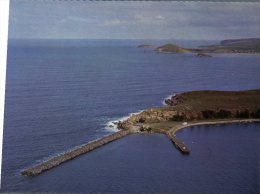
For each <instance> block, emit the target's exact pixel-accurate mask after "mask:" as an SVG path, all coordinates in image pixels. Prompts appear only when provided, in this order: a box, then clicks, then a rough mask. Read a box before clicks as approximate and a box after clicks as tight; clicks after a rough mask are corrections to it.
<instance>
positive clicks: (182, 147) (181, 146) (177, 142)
mask: <svg viewBox="0 0 260 194" xmlns="http://www.w3.org/2000/svg"><path fill="white" fill-rule="evenodd" d="M166 135H167V137H168V138H169V139H170V140H171V141H172V143H173V144H174V145H175V146H176V147H177V148H178V149H179V150H180V151H181V152H182V153H183V154H189V153H190V151H189V149H188V147H187V146H186V145H185V144H184V143H183V142H182V141H181V140H179V139H178V138H177V137H176V136H175V134H172V133H170V132H167V133H166Z"/></svg>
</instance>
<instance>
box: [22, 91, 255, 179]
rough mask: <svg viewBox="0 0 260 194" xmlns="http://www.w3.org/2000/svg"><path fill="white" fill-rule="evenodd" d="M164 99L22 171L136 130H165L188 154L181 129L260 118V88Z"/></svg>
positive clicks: (32, 172) (33, 171)
mask: <svg viewBox="0 0 260 194" xmlns="http://www.w3.org/2000/svg"><path fill="white" fill-rule="evenodd" d="M165 103H166V104H167V106H164V107H159V108H151V109H149V110H145V111H143V112H141V113H139V114H136V115H133V116H131V117H130V118H128V119H127V120H125V121H121V122H120V121H119V122H117V126H118V128H119V129H120V130H119V131H118V132H115V133H113V134H111V135H108V136H105V137H103V138H100V139H97V140H95V141H93V142H90V143H86V144H84V145H82V146H80V147H77V148H75V149H73V150H70V151H68V152H65V153H63V154H61V155H58V156H56V157H54V158H51V159H49V160H47V161H44V162H42V163H41V164H38V165H36V166H34V167H31V168H28V169H26V170H24V171H22V172H21V174H22V175H25V176H36V175H39V174H41V173H43V172H45V171H47V170H50V169H52V168H54V167H56V166H59V165H60V164H62V163H64V162H67V161H69V160H72V159H74V158H76V157H78V156H80V155H82V154H86V153H88V152H90V151H92V150H95V149H97V148H99V147H101V146H104V145H106V144H108V143H110V142H113V141H115V140H117V139H120V138H123V137H125V136H127V135H129V134H133V133H162V134H165V135H166V136H167V137H168V138H169V139H170V140H171V141H172V142H173V144H174V145H175V146H176V147H177V148H178V149H179V150H180V151H181V152H182V153H183V154H189V153H190V151H189V149H188V147H187V146H186V145H185V144H184V143H183V142H182V141H181V140H179V139H178V138H177V137H176V136H175V133H176V132H177V131H178V130H180V129H183V128H187V127H193V126H198V125H214V124H225V123H245V122H260V90H249V91H239V92H231V91H193V92H185V93H181V94H177V95H175V96H172V97H171V98H170V99H166V100H165Z"/></svg>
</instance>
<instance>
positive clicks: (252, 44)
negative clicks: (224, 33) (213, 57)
mask: <svg viewBox="0 0 260 194" xmlns="http://www.w3.org/2000/svg"><path fill="white" fill-rule="evenodd" d="M155 51H156V52H158V53H197V55H196V56H199V57H204V56H206V57H207V55H205V53H250V54H260V38H248V39H227V40H223V41H220V43H219V44H217V45H203V46H199V47H198V48H184V47H180V46H178V45H175V44H165V45H162V46H160V47H158V48H156V49H155Z"/></svg>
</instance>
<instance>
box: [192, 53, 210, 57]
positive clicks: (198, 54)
mask: <svg viewBox="0 0 260 194" xmlns="http://www.w3.org/2000/svg"><path fill="white" fill-rule="evenodd" d="M195 56H196V57H212V56H211V55H208V54H205V53H197V54H196V55H195Z"/></svg>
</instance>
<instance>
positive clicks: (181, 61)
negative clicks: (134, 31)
mask: <svg viewBox="0 0 260 194" xmlns="http://www.w3.org/2000/svg"><path fill="white" fill-rule="evenodd" d="M146 42H147V41H83V40H81V41H79V40H74V41H60V40H53V41H40V40H33V41H30V42H28V41H11V42H9V51H8V66H7V90H6V107H5V110H6V111H5V126H4V144H3V148H4V149H3V171H2V191H71V192H76V191H81V192H83V191H84V192H91V191H93V192H94V191H101V192H102V191H111V192H141V191H143V192H153V191H162V192H171V191H185V192H186V190H187V189H189V188H190V190H189V191H193V190H192V189H194V188H193V187H192V186H191V185H190V183H189V184H187V182H186V181H184V179H185V178H184V177H187V176H184V175H185V173H186V175H187V174H189V175H190V174H194V173H195V174H196V173H198V170H197V171H192V169H190V170H184V171H183V169H186V166H181V165H184V164H183V163H182V162H180V166H179V167H178V168H180V169H182V171H180V170H177V171H178V172H179V173H180V176H181V177H182V176H183V178H181V180H183V181H178V180H179V179H178V180H175V181H176V184H174V185H175V186H173V185H172V182H169V181H167V180H168V179H170V180H171V179H172V173H173V171H172V170H171V167H172V166H171V165H169V164H172V163H173V164H175V162H173V160H171V159H170V158H171V157H173V158H176V157H180V158H183V156H182V155H180V154H179V152H178V151H177V150H175V149H172V147H171V146H168V144H169V142H168V141H165V137H164V136H160V135H159V136H158V135H155V136H149V138H147V137H148V136H135V135H133V136H129V137H127V138H125V139H122V140H119V141H117V142H115V143H112V144H110V145H109V146H106V147H104V148H101V149H99V150H96V151H95V152H92V153H90V154H88V155H86V156H82V157H80V158H79V159H76V160H73V161H71V162H69V163H67V164H64V165H62V166H60V167H59V168H56V169H53V170H52V171H49V172H47V173H45V174H43V175H41V176H39V177H35V178H27V177H22V176H21V175H20V172H21V170H23V169H25V168H27V167H30V166H32V165H35V164H37V163H39V162H40V161H42V160H45V159H46V158H48V157H51V156H54V155H55V154H58V153H61V152H64V151H66V150H69V149H71V148H73V147H75V146H79V145H81V144H83V143H86V142H88V141H90V140H94V139H96V138H99V137H102V136H104V135H107V134H110V133H111V132H112V130H108V129H106V124H107V123H108V122H109V121H111V120H116V119H119V118H121V117H124V116H127V115H129V113H132V112H137V111H140V110H143V109H146V108H149V107H152V106H161V104H162V100H163V98H165V97H167V96H168V95H169V94H173V93H179V92H183V91H191V90H205V89H212V90H213V89H214V90H244V89H255V88H260V76H259V72H260V66H259V61H260V57H259V56H253V55H214V57H212V58H196V57H194V56H192V55H171V54H156V53H154V52H153V51H152V50H151V49H139V48H137V47H136V46H137V45H138V44H142V43H146ZM154 44H158V45H160V44H161V43H159V42H154ZM183 44H185V42H184V43H183ZM194 44H198V45H199V44H203V43H202V42H201V43H198V42H196V43H194ZM232 126H233V125H232ZM246 126H247V125H246ZM248 126H250V127H249V128H250V129H248V130H250V131H255V130H254V129H255V128H259V125H248ZM221 128H222V127H221ZM210 129H211V128H210ZM190 131H191V132H192V130H190ZM207 131H208V130H207ZM209 131H212V130H209ZM213 131H214V129H213ZM221 131H222V130H221ZM226 131H230V130H229V129H228V130H226ZM231 131H232V130H231ZM241 131H243V130H241ZM256 131H257V130H256ZM183 132H185V133H184V134H186V130H185V131H183ZM181 133H182V132H181ZM181 133H180V135H181ZM188 133H189V132H188V130H187V134H188ZM230 133H231V132H230ZM239 133H240V132H239V131H238V134H239ZM192 134H193V133H191V134H190V135H192ZM207 134H208V132H205V135H207ZM213 134H214V133H213ZM257 134H258V133H257V132H252V137H254V138H256V139H257ZM229 136H231V135H228V134H227V138H228V137H229ZM240 136H241V137H242V136H243V135H242V132H241V134H240ZM230 138H232V136H231V137H230ZM183 139H185V137H183ZM204 139H205V140H207V138H204ZM185 141H186V140H185ZM246 141H248V139H247V140H246ZM138 142H139V143H140V142H141V145H140V146H141V147H144V148H145V147H147V149H148V148H149V147H153V149H151V150H150V155H149V152H148V151H141V150H143V149H138V148H139V147H140V146H136V145H135V144H137V143H138ZM167 142H168V143H167ZM202 142H203V141H202ZM227 142H228V141H224V144H225V143H227ZM142 143H144V145H143V144H142ZM221 144H223V142H221ZM224 144H223V146H224ZM120 145H122V146H120ZM137 145H138V144H137ZM154 145H155V146H154ZM200 145H201V144H200ZM236 145H237V146H240V142H238V141H236ZM160 146H165V147H167V149H166V148H164V149H161V148H160ZM194 146H195V145H193V144H192V145H189V148H190V149H191V150H192V154H191V156H189V158H192V157H193V152H194V151H193V150H196V146H195V147H194ZM226 146H228V147H229V144H227V145H226ZM113 147H114V151H111V152H109V149H112V148H113ZM155 147H159V148H160V149H159V148H158V150H156V149H155ZM224 147H225V146H224ZM243 147H244V146H243ZM131 149H133V150H134V151H133V150H132V152H133V153H132V155H131V154H130V153H129V156H128V155H127V154H128V152H129V151H127V150H131ZM107 150H108V151H107ZM112 150H113V149H112ZM137 150H138V151H137ZM160 150H163V151H160ZM106 152H108V153H109V154H105V153H106ZM158 152H159V153H161V152H162V154H163V153H164V156H161V155H160V156H158V157H159V158H160V160H159V159H158V160H159V161H157V159H150V160H149V161H148V160H146V158H148V159H149V157H151V158H155V157H152V156H153V155H155V153H158ZM113 153H114V154H113ZM195 153H199V152H195ZM202 153H204V152H202ZM202 153H201V154H202ZM216 153H217V154H221V152H220V151H218V152H216ZM254 153H255V152H254ZM204 154H207V153H204ZM126 155H127V156H126ZM166 155H167V156H166ZM244 155H245V156H246V157H252V158H254V157H253V156H248V151H244ZM98 156H99V157H98ZM130 156H131V157H130ZM218 156H219V157H221V155H218ZM89 157H90V159H89ZM91 157H94V158H91ZM101 157H105V158H104V159H102V158H101ZM107 157H108V158H107ZM200 157H202V155H201V156H200ZM200 157H199V156H198V157H197V160H195V159H194V160H191V159H189V161H190V162H191V161H193V162H194V164H198V163H200V160H199V158H200ZM205 157H206V155H205ZM205 157H202V158H205ZM216 157H217V156H216ZM156 158H157V157H156ZM162 158H163V159H164V162H165V163H166V164H167V165H166V164H165V165H163V167H160V168H159V169H158V168H157V167H156V166H158V164H159V163H157V162H160V163H161V162H162V161H161V159H162ZM83 159H84V161H83ZM108 159H110V160H108ZM185 159H187V157H186V158H185ZM236 159H237V158H236V157H235V156H234V157H233V158H232V157H231V159H230V160H232V161H236ZM97 161H98V162H97ZM117 161H119V163H117ZM131 161H132V162H131ZM135 161H137V162H135ZM250 161H251V160H250ZM82 162H83V163H82ZM256 162H257V158H254V159H253V160H252V166H253V165H254V164H255V163H256ZM85 163H86V164H87V165H85ZM147 163H148V164H147ZM162 164H164V163H162ZM73 165H74V167H72V166H73ZM117 165H119V167H120V168H117V167H118V166H117ZM120 165H121V166H120ZM135 165H136V166H135ZM138 165H141V167H143V168H144V169H146V170H145V171H140V168H139V166H138ZM146 165H148V166H147V167H146ZM218 165H219V163H215V166H216V168H217V169H218ZM75 166H78V167H75ZM149 166H150V167H149ZM193 166H194V165H193ZM249 166H250V165H249ZM79 167H80V168H79ZM112 167H114V168H112ZM203 167H204V166H201V167H200V170H201V171H200V172H201V173H202V174H200V176H202V179H206V178H208V177H209V175H212V174H211V173H207V171H208V170H206V169H207V168H206V167H205V169H203ZM82 168H84V169H85V170H84V169H82ZM135 168H137V169H138V171H137V172H136V174H134V172H135V171H134V170H133V169H135ZM150 168H151V169H150ZM152 168H154V169H153V170H152ZM161 168H162V169H161ZM99 169H100V170H99ZM149 169H150V170H149ZM221 169H222V170H221ZM221 169H218V170H214V171H213V172H215V173H216V172H217V171H220V172H222V171H223V168H221ZM237 169H239V168H236V170H237ZM252 169H253V168H252ZM89 170H91V171H89ZM236 170H234V171H236ZM132 171H133V172H132ZM226 171H227V172H226ZM249 171H250V170H249ZM104 172H106V173H104ZM130 172H132V173H130ZM165 172H169V173H168V175H167V176H164V174H165ZM250 172H251V171H250ZM55 173H58V174H55ZM59 173H60V174H59ZM228 173H229V170H228V169H227V170H225V171H224V172H223V173H219V174H221V175H219V176H220V177H221V176H222V178H223V180H225V179H226V178H225V177H229V175H228ZM241 173H245V170H243V171H241ZM173 174H174V173H173ZM217 174H218V173H217ZM61 175H62V176H61ZM101 175H102V176H101ZM251 175H252V173H251V174H250V176H251ZM180 176H179V177H180ZM93 177H94V178H93ZM102 177H104V178H102ZM138 177H139V178H138ZM159 177H160V178H159ZM232 177H233V178H234V177H235V176H233V174H232ZM187 178H188V179H189V177H187ZM233 178H232V179H233ZM157 179H158V181H159V183H158V184H154V183H153V182H154V181H155V180H157ZM219 179H220V178H219ZM253 179H254V180H255V181H256V179H255V176H254V178H253ZM50 180H51V181H50ZM86 180H87V181H86ZM91 180H93V181H91ZM105 180H106V182H104V181H105ZM120 180H121V181H120ZM130 180H131V181H130ZM234 180H236V178H234ZM239 180H240V179H239V178H238V180H237V182H238V183H239V185H240V184H241V183H240V182H241V181H239ZM68 181H70V183H69V184H67V182H68ZM83 181H84V182H83ZM85 181H86V182H87V183H86V182H85ZM94 182H95V184H94ZM117 182H120V184H119V183H118V184H115V183H117ZM151 182H152V184H151ZM195 182H196V181H195ZM213 182H214V181H213ZM65 183H66V185H65V186H64V184H65ZM90 183H91V184H90ZM221 184H222V183H221ZM232 184H233V183H232ZM62 185H63V186H62ZM109 185H110V186H109ZM167 185H168V186H167ZM200 185H201V188H202V189H203V187H205V189H204V190H202V191H205V192H206V191H209V190H210V189H212V188H213V187H208V186H207V184H204V185H203V184H202V183H200ZM247 186H248V189H249V188H250V189H253V190H252V191H254V192H256V191H257V190H256V187H255V186H254V187H253V186H252V185H247ZM247 186H245V188H246V187H247ZM163 188H165V191H164V190H163ZM174 188H176V190H174ZM245 188H241V190H238V192H244V191H248V190H246V189H245ZM66 189H67V190H66ZM142 189H143V190H142ZM156 189H157V190H156ZM160 189H161V190H160ZM178 189H179V190H178ZM181 189H183V190H181ZM189 191H188V190H187V192H189ZM195 191H196V190H195ZM224 191H226V192H228V191H229V190H228V189H227V190H224ZM256 193H257V192H256Z"/></svg>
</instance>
